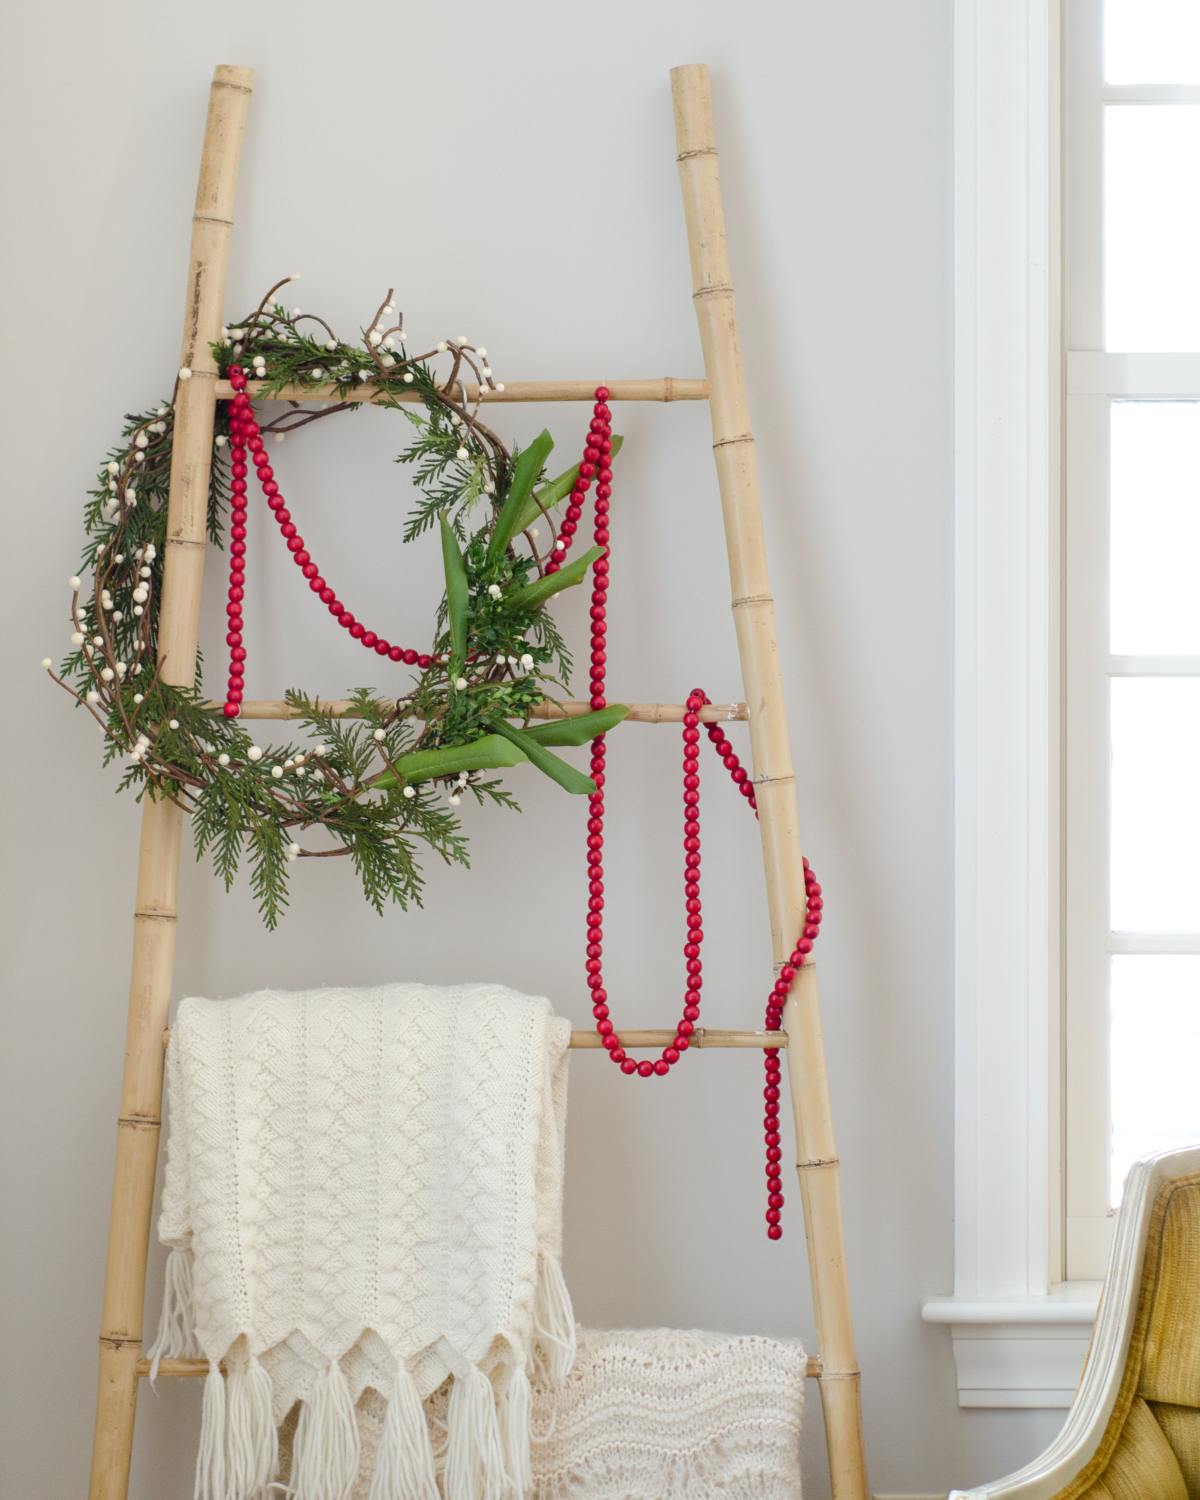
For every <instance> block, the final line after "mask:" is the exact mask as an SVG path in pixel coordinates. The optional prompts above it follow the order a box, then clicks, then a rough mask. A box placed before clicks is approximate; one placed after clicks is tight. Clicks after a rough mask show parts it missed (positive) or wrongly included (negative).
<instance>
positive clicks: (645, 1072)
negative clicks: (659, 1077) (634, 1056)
mask: <svg viewBox="0 0 1200 1500" xmlns="http://www.w3.org/2000/svg"><path fill="white" fill-rule="evenodd" d="M637 1070H638V1076H639V1077H640V1078H649V1077H650V1075H651V1073H653V1072H654V1064H653V1063H649V1062H640V1063H638V1065H637Z"/></svg>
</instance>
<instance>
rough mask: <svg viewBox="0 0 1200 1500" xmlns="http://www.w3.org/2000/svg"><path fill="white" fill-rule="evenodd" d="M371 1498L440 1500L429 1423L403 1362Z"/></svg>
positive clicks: (394, 1385)
mask: <svg viewBox="0 0 1200 1500" xmlns="http://www.w3.org/2000/svg"><path fill="white" fill-rule="evenodd" d="M369 1500H440V1496H439V1494H438V1487H437V1475H436V1471H435V1468H434V1459H433V1443H432V1441H431V1440H430V1436H429V1424H428V1423H427V1422H426V1420H425V1410H424V1408H423V1407H422V1405H421V1396H420V1393H419V1392H418V1390H417V1383H416V1381H415V1380H414V1379H413V1378H412V1375H411V1374H410V1373H409V1371H408V1368H407V1367H406V1366H405V1365H404V1364H403V1363H400V1364H398V1365H397V1367H396V1375H395V1378H394V1380H393V1382H392V1394H391V1398H390V1400H389V1401H388V1404H387V1415H386V1416H385V1418H384V1422H383V1433H382V1435H381V1437H380V1440H379V1453H378V1457H377V1459H376V1461H375V1477H374V1478H373V1479H372V1481H371V1494H370V1497H369Z"/></svg>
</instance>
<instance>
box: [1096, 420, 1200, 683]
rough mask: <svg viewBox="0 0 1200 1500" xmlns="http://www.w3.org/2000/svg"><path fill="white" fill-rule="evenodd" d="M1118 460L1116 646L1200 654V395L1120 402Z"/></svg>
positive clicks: (1119, 650) (1120, 650)
mask: <svg viewBox="0 0 1200 1500" xmlns="http://www.w3.org/2000/svg"><path fill="white" fill-rule="evenodd" d="M1111 462H1112V467H1111V470H1110V480H1109V494H1110V516H1111V521H1110V524H1111V547H1110V551H1109V555H1110V558H1111V563H1110V600H1111V605H1112V611H1111V616H1110V638H1111V643H1112V644H1111V649H1112V650H1113V651H1114V652H1115V653H1116V654H1117V655H1118V656H1171V655H1183V656H1200V588H1198V587H1197V579H1200V402H1196V401H1117V402H1114V403H1113V408H1112V457H1111Z"/></svg>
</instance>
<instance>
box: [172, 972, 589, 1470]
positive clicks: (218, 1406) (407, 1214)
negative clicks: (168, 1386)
mask: <svg viewBox="0 0 1200 1500" xmlns="http://www.w3.org/2000/svg"><path fill="white" fill-rule="evenodd" d="M569 1040H570V1026H569V1023H568V1022H567V1021H565V1020H562V1019H560V1018H558V1017H555V1016H554V1015H552V1013H551V1010H550V1005H549V1002H548V1001H546V1000H544V999H534V998H530V997H527V996H524V995H519V994H517V993H516V992H515V991H512V990H509V989H506V988H504V987H503V986H499V985H458V986H453V987H449V988H437V987H434V986H429V985H416V984H404V985H399V984H397V985H388V986H384V987H381V988H378V989H369V990H347V989H324V990H309V991H304V992H300V993H294V994H285V993H276V992H273V991H261V992H258V993H256V994H252V995H246V996H244V997H242V998H241V999H239V1000H233V1001H210V1000H202V999H188V1000H185V1001H183V1003H182V1004H181V1005H180V1007H179V1013H178V1016H177V1018H176V1021H175V1025H174V1027H173V1028H172V1033H171V1041H170V1046H169V1048H168V1067H167V1086H168V1098H169V1106H170V1138H169V1143H168V1155H167V1170H166V1181H165V1184H164V1192H163V1210H162V1217H161V1219H160V1225H159V1233H160V1238H161V1239H162V1240H163V1241H164V1243H166V1244H168V1245H170V1246H171V1247H172V1250H173V1252H174V1254H173V1257H172V1258H173V1260H176V1262H177V1263H176V1265H175V1266H174V1268H173V1269H172V1273H171V1277H170V1279H169V1296H168V1299H167V1303H166V1304H165V1305H164V1313H163V1322H162V1325H161V1327H160V1337H159V1340H158V1342H157V1343H156V1345H155V1346H154V1348H153V1349H152V1350H151V1351H150V1352H151V1355H152V1356H158V1357H163V1356H174V1355H187V1354H197V1353H201V1354H203V1355H204V1356H206V1357H207V1358H208V1359H209V1360H210V1362H212V1364H213V1366H214V1369H215V1365H216V1362H217V1361H220V1360H223V1359H224V1360H226V1361H227V1363H228V1364H229V1368H230V1371H231V1382H232V1380H233V1374H234V1372H236V1373H237V1374H238V1375H239V1376H242V1375H245V1376H246V1378H247V1379H250V1380H251V1381H253V1380H261V1375H260V1374H259V1373H258V1372H259V1371H261V1370H265V1371H266V1372H267V1375H268V1376H269V1378H270V1405H271V1406H272V1407H273V1418H274V1421H275V1422H278V1421H279V1420H281V1419H282V1417H283V1415H284V1414H285V1413H286V1412H287V1411H288V1410H289V1409H290V1408H291V1407H292V1405H293V1403H294V1402H295V1401H297V1400H301V1401H305V1402H307V1403H309V1404H310V1406H311V1407H312V1414H311V1415H312V1420H311V1421H310V1422H309V1425H308V1428H307V1429H306V1431H307V1436H306V1438H305V1441H306V1442H307V1444H308V1451H310V1452H311V1453H316V1452H317V1449H318V1448H320V1463H321V1464H322V1465H324V1468H323V1469H322V1471H321V1474H320V1475H319V1476H317V1477H314V1475H315V1473H316V1470H315V1468H313V1469H312V1472H311V1473H309V1474H308V1476H307V1479H306V1478H305V1474H303V1473H302V1474H301V1475H300V1479H301V1480H303V1481H305V1482H304V1483H302V1484H300V1485H299V1487H298V1488H299V1490H300V1493H301V1500H307V1497H308V1496H311V1497H312V1500H324V1497H325V1495H326V1494H328V1495H330V1496H338V1495H339V1490H338V1481H337V1478H336V1474H334V1472H333V1471H334V1470H336V1471H337V1472H338V1473H340V1472H341V1470H342V1469H344V1468H345V1466H346V1465H348V1464H349V1463H350V1460H351V1456H353V1458H354V1461H355V1464H357V1445H358V1438H357V1435H356V1434H347V1433H346V1431H345V1430H344V1429H345V1427H346V1423H347V1421H350V1422H351V1425H353V1424H352V1403H353V1401H354V1400H355V1399H357V1397H358V1396H359V1394H360V1393H361V1391H362V1390H363V1389H364V1388H365V1387H367V1386H368V1385H370V1386H371V1387H373V1388H374V1389H376V1390H378V1391H379V1392H381V1393H382V1395H383V1396H384V1397H391V1396H393V1394H394V1386H395V1382H396V1381H397V1380H401V1379H402V1380H404V1381H405V1382H407V1381H409V1380H411V1381H412V1382H413V1384H414V1386H415V1390H414V1392H413V1397H412V1400H411V1401H407V1395H406V1401H407V1408H408V1409H409V1410H410V1412H411V1411H415V1412H416V1413H417V1419H416V1420H417V1422H418V1425H420V1424H419V1407H417V1406H415V1405H414V1404H413V1402H415V1401H416V1400H418V1399H419V1398H420V1397H424V1396H427V1395H429V1394H430V1393H431V1392H432V1391H433V1390H435V1389H436V1388H437V1387H439V1386H440V1385H442V1384H443V1382H445V1381H446V1380H447V1379H448V1378H449V1377H454V1378H456V1379H457V1380H459V1381H465V1382H467V1383H468V1385H469V1387H470V1390H471V1391H472V1392H473V1393H474V1394H473V1396H472V1398H471V1400H467V1398H466V1397H465V1396H464V1398H463V1400H462V1401H461V1402H460V1403H459V1405H460V1406H461V1409H462V1410H463V1411H464V1412H468V1411H469V1412H470V1416H469V1418H468V1417H466V1416H464V1417H463V1419H462V1421H463V1424H464V1436H463V1439H462V1441H463V1443H464V1444H466V1445H467V1446H466V1447H464V1448H463V1449H462V1451H461V1453H460V1454H459V1458H460V1460H461V1461H460V1462H459V1463H458V1466H457V1468H456V1470H455V1472H456V1473H461V1474H462V1475H464V1476H465V1475H468V1474H471V1475H475V1476H476V1478H477V1479H478V1483H476V1482H475V1480H472V1481H471V1482H470V1483H467V1480H466V1479H465V1478H464V1480H463V1486H465V1489H464V1492H463V1493H462V1495H461V1496H460V1497H456V1500H495V1497H497V1496H499V1495H501V1494H503V1493H504V1491H505V1488H506V1486H507V1487H508V1488H511V1484H510V1483H509V1478H508V1476H506V1474H504V1473H497V1472H495V1471H496V1469H497V1465H498V1462H499V1460H498V1459H497V1457H496V1454H497V1452H498V1449H497V1446H496V1445H497V1443H503V1442H508V1441H509V1439H508V1436H507V1434H508V1430H509V1426H510V1424H509V1421H508V1413H507V1410H506V1408H505V1405H504V1403H505V1401H506V1400H507V1399H508V1392H509V1391H510V1389H516V1386H517V1376H518V1373H519V1378H520V1380H525V1379H526V1376H527V1374H531V1373H533V1372H534V1371H536V1370H539V1369H543V1368H546V1367H553V1368H555V1369H557V1370H558V1371H559V1372H560V1373H564V1372H565V1370H566V1368H568V1367H569V1363H570V1358H571V1357H572V1356H573V1352H574V1350H573V1338H571V1337H569V1335H570V1334H571V1333H572V1330H573V1320H572V1319H571V1318H570V1316H569V1312H570V1303H569V1299H568V1298H567V1295H566V1290H565V1287H564V1286H563V1285H562V1273H561V1268H560V1257H561V1241H562V1223H561V1218H562V1171H563V1143H564V1132H565V1123H566V1118H565V1117H566V1059H567V1046H568V1043H569ZM184 1303H186V1304H187V1305H183V1304H184ZM547 1308H549V1309H552V1310H553V1309H557V1310H558V1315H557V1321H555V1320H554V1319H552V1318H550V1317H548V1315H547V1314H546V1311H545V1310H546V1309H547ZM564 1313H565V1330H566V1335H568V1336H564V1328H563V1323H564ZM484 1376H486V1377H490V1379H491V1381H492V1384H493V1386H494V1390H495V1397H496V1408H497V1409H496V1411H495V1412H494V1413H492V1414H491V1415H489V1414H488V1412H487V1411H483V1410H482V1409H481V1407H480V1404H479V1403H480V1400H481V1399H482V1397H481V1396H480V1392H481V1391H482V1390H483V1387H482V1386H481V1385H480V1384H479V1381H480V1379H481V1378H482V1377H484ZM219 1384H220V1382H219V1380H218V1382H217V1386H219ZM208 1387H209V1389H207V1390H206V1398H205V1399H206V1408H205V1423H206V1429H205V1434H204V1435H203V1436H202V1458H203V1453H204V1452H207V1453H208V1458H207V1459H205V1460H203V1461H204V1462H206V1463H208V1465H209V1469H208V1470H206V1471H205V1473H204V1474H202V1476H201V1482H200V1484H199V1491H198V1492H199V1493H200V1494H201V1495H202V1496H203V1495H206V1494H207V1493H208V1492H209V1491H211V1492H212V1493H213V1495H214V1497H215V1496H216V1494H217V1491H219V1490H221V1489H222V1488H223V1489H224V1490H226V1491H227V1492H228V1500H242V1496H241V1493H240V1492H239V1490H238V1483H242V1481H238V1482H237V1483H235V1482H234V1479H233V1478H230V1477H229V1476H230V1475H233V1474H234V1471H235V1469H236V1468H237V1464H238V1463H241V1465H242V1469H244V1470H245V1475H247V1476H249V1477H248V1478H246V1477H245V1476H243V1478H244V1483H245V1484H250V1485H252V1484H257V1483H258V1481H259V1478H260V1477H261V1474H260V1470H261V1467H262V1465H261V1464H259V1465H258V1467H254V1465H252V1464H251V1462H250V1460H249V1459H245V1460H244V1461H243V1458H242V1456H241V1455H242V1452H243V1449H245V1450H246V1451H247V1452H248V1451H250V1450H251V1449H253V1450H254V1451H255V1452H258V1448H257V1447H255V1444H259V1446H260V1447H261V1442H260V1440H261V1433H258V1432H257V1431H256V1432H254V1433H248V1432H237V1433H231V1431H230V1425H231V1424H232V1423H234V1422H235V1421H240V1422H242V1423H243V1425H245V1424H246V1423H249V1422H250V1421H251V1418H250V1417H246V1416H244V1415H242V1416H239V1417H237V1418H235V1417H234V1412H235V1411H237V1412H239V1413H241V1412H243V1409H250V1408H252V1407H253V1401H252V1399H251V1398H249V1397H246V1398H243V1395H242V1394H241V1388H240V1387H239V1388H238V1391H239V1394H238V1398H237V1401H235V1399H234V1387H233V1385H232V1384H231V1385H230V1396H229V1415H228V1416H226V1414H225V1407H224V1401H225V1397H224V1395H223V1393H222V1392H221V1391H220V1390H219V1389H217V1388H216V1387H214V1386H213V1382H212V1378H211V1377H210V1381H209V1382H208ZM254 1389H257V1387H254V1386H253V1385H251V1386H248V1387H247V1390H250V1391H253V1390H254ZM525 1389H526V1391H527V1387H526V1388H525ZM406 1392H407V1386H406ZM519 1394H520V1393H519V1392H518V1397H519ZM239 1403H240V1404H239ZM398 1404H399V1405H404V1403H398ZM518 1405H519V1407H520V1411H521V1412H524V1413H525V1414H526V1417H525V1420H527V1410H528V1398H527V1395H526V1396H525V1397H524V1400H523V1404H521V1402H520V1401H518ZM490 1406H491V1400H490V1397H489V1398H488V1407H489V1411H490ZM210 1408H211V1409H210ZM347 1412H350V1413H351V1416H350V1417H349V1418H347V1416H346V1413H347ZM253 1420H254V1421H258V1418H257V1417H254V1418H253ZM468 1421H469V1423H470V1431H469V1432H468V1431H467V1427H466V1424H467V1423H468ZM221 1424H224V1428H225V1437H224V1438H223V1439H222V1438H221V1435H220V1433H219V1432H217V1431H216V1430H215V1429H216V1427H217V1426H219V1425H221ZM320 1424H324V1426H323V1427H322V1432H323V1434H324V1435H323V1437H322V1438H321V1440H320V1443H318V1441H317V1437H316V1436H315V1434H316V1431H317V1427H318V1426H319V1425H320ZM260 1425H261V1424H260ZM411 1425H412V1423H411V1419H410V1423H409V1426H410V1429H411ZM451 1425H452V1426H453V1425H454V1423H453V1421H452V1423H451ZM411 1436H412V1434H411V1431H409V1433H408V1437H405V1435H404V1434H399V1435H397V1436H394V1437H393V1446H394V1447H395V1446H396V1445H397V1444H402V1443H403V1442H404V1441H407V1440H408V1438H411ZM421 1436H422V1441H423V1440H424V1435H423V1433H422V1435H421ZM272 1442H273V1435H272ZM322 1444H323V1445H324V1446H321V1445H322ZM205 1445H207V1447H206V1446H205ZM234 1450H236V1452H234ZM516 1451H517V1450H516V1449H513V1448H510V1450H509V1452H510V1459H511V1456H512V1454H513V1453H515V1452H516ZM331 1454H332V1457H331V1456H330V1455H331ZM231 1455H232V1456H231ZM399 1461H400V1460H399V1459H396V1460H395V1462H399ZM255 1462H256V1463H257V1460H256V1461H255ZM264 1462H265V1461H264ZM317 1462H318V1460H317V1458H312V1459H311V1464H310V1468H312V1466H315V1465H316V1464H317ZM508 1467H509V1469H511V1468H512V1467H513V1464H512V1462H511V1461H510V1462H509V1465H508ZM326 1470H328V1471H329V1472H328V1473H327V1472H326ZM227 1471H228V1472H227ZM238 1472H241V1471H240V1470H239V1471H238ZM351 1472H353V1471H351ZM431 1472H432V1469H431V1467H430V1473H431ZM331 1474H333V1477H332V1478H331V1477H330V1475H331ZM205 1476H207V1477H205ZM247 1493H250V1491H247ZM220 1500H227V1496H226V1494H221V1495H220ZM426 1500H431V1497H426Z"/></svg>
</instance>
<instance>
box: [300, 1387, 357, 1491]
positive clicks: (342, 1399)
mask: <svg viewBox="0 0 1200 1500" xmlns="http://www.w3.org/2000/svg"><path fill="white" fill-rule="evenodd" d="M294 1454H295V1456H294V1459H293V1463H292V1479H291V1487H292V1490H293V1492H294V1494H295V1500H346V1496H347V1495H348V1494H349V1493H350V1487H351V1485H352V1484H353V1483H354V1479H355V1476H356V1475H357V1473H358V1463H359V1458H360V1446H359V1436H358V1420H357V1418H356V1417H355V1414H354V1402H353V1401H352V1400H351V1399H350V1384H349V1382H348V1381H347V1379H346V1376H345V1374H344V1372H343V1370H342V1367H341V1365H340V1364H338V1362H337V1360H336V1359H332V1360H330V1362H329V1367H328V1368H327V1369H326V1370H325V1371H324V1372H323V1373H322V1374H321V1375H319V1376H318V1377H317V1380H316V1383H315V1384H314V1386H313V1389H312V1393H311V1394H310V1396H309V1397H308V1400H307V1401H304V1402H303V1403H302V1404H301V1407H300V1421H299V1423H298V1424H297V1426H296V1439H295V1448H294Z"/></svg>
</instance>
